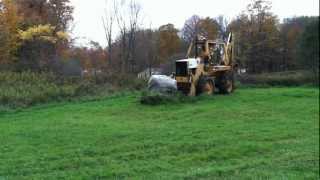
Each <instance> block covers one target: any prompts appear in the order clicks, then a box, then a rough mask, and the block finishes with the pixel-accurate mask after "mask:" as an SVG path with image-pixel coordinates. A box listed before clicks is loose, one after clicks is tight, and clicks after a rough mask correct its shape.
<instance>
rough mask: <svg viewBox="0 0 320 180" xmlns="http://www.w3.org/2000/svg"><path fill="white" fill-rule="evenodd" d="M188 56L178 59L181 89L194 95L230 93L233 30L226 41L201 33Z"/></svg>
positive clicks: (178, 84)
mask: <svg viewBox="0 0 320 180" xmlns="http://www.w3.org/2000/svg"><path fill="white" fill-rule="evenodd" d="M192 56H193V58H191V57H192ZM186 57H187V58H186V59H182V60H177V61H176V72H175V79H176V81H177V88H178V90H179V91H181V92H182V93H184V94H186V95H189V96H195V95H199V94H202V93H205V94H213V93H214V92H220V93H224V94H229V93H231V92H232V91H233V90H234V78H233V70H234V65H233V41H232V34H231V33H230V34H229V37H228V40H227V42H223V41H222V40H216V41H213V40H207V39H205V38H204V37H201V36H198V37H197V38H196V39H195V40H194V42H192V43H191V44H190V46H189V49H188V52H187V55H186Z"/></svg>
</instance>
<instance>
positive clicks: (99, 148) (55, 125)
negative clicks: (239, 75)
mask: <svg viewBox="0 0 320 180" xmlns="http://www.w3.org/2000/svg"><path fill="white" fill-rule="evenodd" d="M318 178H319V90H318V89H316V88H267V89H250V88H248V89H238V90H237V91H236V92H235V93H234V94H232V95H230V96H223V95H216V96H212V97H199V99H198V100H197V101H196V102H194V103H191V102H189V103H175V104H171V105H169V104H166V105H165V104H164V105H158V106H147V105H141V104H140V103H139V93H131V94H130V93H127V94H124V95H117V96H112V97H109V98H104V99H101V100H100V101H91V102H80V103H79V102H77V103H75V102H73V103H72V102H69V103H59V104H50V105H42V106H36V107H33V108H29V109H25V110H20V111H15V112H14V111H11V112H1V113H0V179H1V180H5V179H137V180H140V179H318Z"/></svg>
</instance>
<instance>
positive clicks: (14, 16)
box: [0, 0, 20, 67]
mask: <svg viewBox="0 0 320 180" xmlns="http://www.w3.org/2000/svg"><path fill="white" fill-rule="evenodd" d="M0 3H1V4H0V65H2V67H3V66H4V64H11V63H13V61H15V60H16V58H15V55H16V51H17V49H18V46H19V42H18V24H19V22H20V17H19V16H18V12H17V6H16V4H15V3H13V2H12V1H11V0H3V1H1V2H0Z"/></svg>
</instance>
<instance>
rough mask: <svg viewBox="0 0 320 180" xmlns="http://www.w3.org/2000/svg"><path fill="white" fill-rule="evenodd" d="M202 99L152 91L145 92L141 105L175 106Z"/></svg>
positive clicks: (177, 93) (176, 93)
mask: <svg viewBox="0 0 320 180" xmlns="http://www.w3.org/2000/svg"><path fill="white" fill-rule="evenodd" d="M199 98H200V97H189V96H186V95H183V94H181V93H180V92H175V93H159V92H152V91H143V92H142V95H141V99H140V103H141V104H145V105H161V104H169V103H170V104H173V103H188V102H195V101H197V100H199Z"/></svg>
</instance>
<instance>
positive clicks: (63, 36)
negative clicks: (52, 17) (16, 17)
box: [19, 24, 69, 44]
mask: <svg viewBox="0 0 320 180" xmlns="http://www.w3.org/2000/svg"><path fill="white" fill-rule="evenodd" d="M54 30H55V26H51V25H50V24H46V25H41V24H40V25H37V26H33V27H30V28H28V29H27V30H26V31H22V30H19V37H20V39H21V40H23V41H33V40H42V41H47V42H51V43H54V44H55V43H57V42H58V41H60V40H68V39H69V35H68V34H67V33H66V32H63V31H58V32H56V33H55V32H54Z"/></svg>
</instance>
